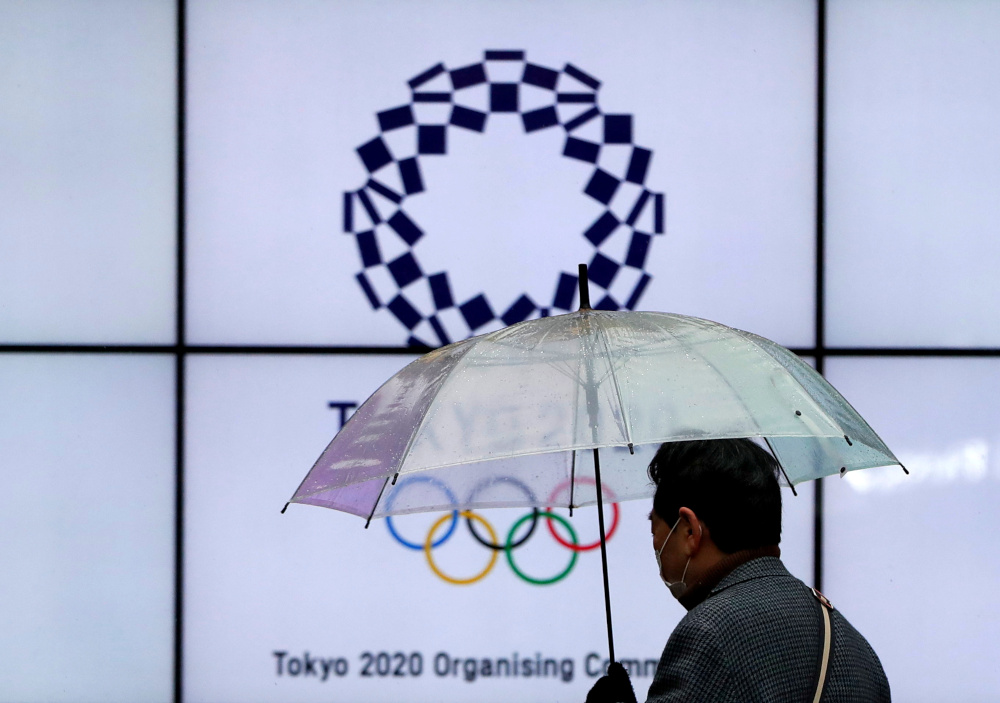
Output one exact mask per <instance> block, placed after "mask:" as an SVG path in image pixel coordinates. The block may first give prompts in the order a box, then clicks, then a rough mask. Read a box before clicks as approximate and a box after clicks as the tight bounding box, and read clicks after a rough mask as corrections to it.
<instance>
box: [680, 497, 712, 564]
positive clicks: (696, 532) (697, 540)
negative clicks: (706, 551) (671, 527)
mask: <svg viewBox="0 0 1000 703" xmlns="http://www.w3.org/2000/svg"><path fill="white" fill-rule="evenodd" d="M678 515H679V517H680V518H681V524H680V525H678V528H679V530H683V531H682V532H681V537H682V538H683V542H684V551H685V552H686V553H687V555H688V556H689V557H693V556H694V555H695V554H697V553H698V551H699V550H700V549H701V547H702V544H703V543H704V539H705V537H706V536H707V534H708V528H707V527H706V526H705V523H703V522H702V521H701V520H699V519H698V516H697V515H696V514H695V512H694V511H693V510H691V508H681V509H680V510H679V511H678Z"/></svg>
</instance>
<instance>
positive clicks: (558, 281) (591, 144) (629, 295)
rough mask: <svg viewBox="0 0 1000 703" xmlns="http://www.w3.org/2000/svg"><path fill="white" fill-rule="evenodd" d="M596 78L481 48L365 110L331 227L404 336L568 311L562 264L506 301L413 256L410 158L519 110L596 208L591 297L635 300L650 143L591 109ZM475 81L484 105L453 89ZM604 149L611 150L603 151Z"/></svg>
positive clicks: (657, 218) (442, 337)
mask: <svg viewBox="0 0 1000 703" xmlns="http://www.w3.org/2000/svg"><path fill="white" fill-rule="evenodd" d="M511 76H519V79H512V78H511ZM600 86H601V82H600V81H599V80H598V79H597V78H595V77H593V76H592V75H590V74H588V73H586V72H584V71H582V70H580V69H579V68H577V67H575V66H573V65H572V64H570V63H567V64H565V66H563V68H562V69H561V70H557V69H554V68H548V67H545V66H540V65H537V64H534V63H531V62H529V61H528V60H527V58H526V54H525V52H524V51H486V52H485V54H484V57H483V60H482V61H480V62H478V63H474V64H471V65H467V66H462V67H460V68H455V69H451V70H449V69H447V68H446V67H445V65H444V64H442V63H439V64H437V65H436V66H433V67H431V68H429V69H427V70H426V71H424V72H423V73H420V74H419V75H417V76H416V77H414V78H412V79H410V81H409V87H410V91H411V100H410V102H409V103H407V104H404V105H400V106H397V107H393V108H391V109H387V110H383V111H381V112H379V113H377V118H378V126H379V133H378V135H376V136H375V137H374V138H373V139H371V140H369V141H367V142H365V143H364V144H362V145H361V146H359V147H358V148H357V150H356V151H357V154H358V156H359V157H360V159H361V162H362V164H363V165H364V168H365V170H366V172H367V174H368V179H367V181H366V182H365V183H364V184H363V185H362V186H361V187H360V188H358V189H357V190H353V191H348V192H345V193H344V204H343V227H344V232H346V233H349V234H352V235H354V237H355V239H356V241H357V246H358V252H359V254H360V257H361V265H362V270H361V271H360V272H359V273H358V274H357V276H356V279H357V282H358V284H359V285H360V286H361V289H362V290H363V291H364V294H365V296H366V297H367V299H368V301H369V303H370V304H371V306H372V308H373V309H375V310H381V309H386V310H388V311H389V313H391V314H392V315H393V316H394V317H395V318H396V319H397V320H398V321H399V322H400V323H401V324H402V325H403V326H404V327H405V329H406V330H407V334H408V342H409V344H411V345H420V346H439V345H443V344H449V343H451V342H454V341H458V340H460V339H465V338H466V337H469V336H471V335H474V334H478V333H480V332H482V331H484V330H486V329H489V326H490V325H493V326H496V325H511V324H514V323H516V322H521V321H523V320H527V319H531V318H535V317H546V316H548V315H551V314H557V313H562V312H569V311H570V310H572V309H573V308H574V302H575V293H576V290H577V277H576V275H575V274H574V273H569V272H566V271H554V272H553V281H552V283H551V288H550V290H551V291H552V293H551V297H545V298H544V299H541V298H539V296H537V295H536V296H535V297H532V296H531V295H529V294H528V293H523V294H520V295H518V296H515V299H514V300H513V301H512V302H511V301H509V300H498V299H494V298H491V296H490V293H489V292H488V291H486V290H473V291H457V290H453V286H452V283H451V282H450V279H449V275H448V272H447V271H446V270H426V269H425V268H424V266H422V265H421V262H420V250H419V248H420V243H421V242H423V241H426V239H425V238H430V237H433V236H434V232H433V231H425V229H424V228H423V227H422V226H421V224H420V223H419V222H418V221H417V219H416V218H415V217H414V216H413V214H412V212H407V202H408V199H410V198H412V197H413V196H414V195H417V194H419V193H424V192H426V191H427V190H428V189H429V188H430V187H431V186H432V185H433V184H432V183H429V182H426V181H425V177H424V172H425V170H426V169H423V168H422V167H421V163H422V161H421V160H422V159H427V158H441V157H443V156H446V155H447V154H448V153H449V152H448V148H449V142H450V141H451V140H449V133H453V131H454V130H466V131H468V132H472V133H479V134H485V133H486V131H487V129H488V128H489V124H490V122H491V120H493V119H497V118H498V116H500V115H504V114H506V115H507V116H516V117H519V118H520V122H521V124H522V126H523V133H524V134H525V135H530V134H532V133H535V132H538V131H539V130H562V131H563V133H564V136H565V138H564V140H563V142H562V143H563V148H562V153H561V156H562V157H564V158H567V159H571V160H573V161H574V162H576V163H579V164H581V165H586V167H587V168H589V169H591V175H590V177H589V180H587V182H586V186H585V187H584V188H583V191H582V193H580V197H581V198H586V199H589V200H590V201H591V202H592V203H593V202H596V203H598V204H599V206H600V214H599V215H598V216H597V217H596V218H595V219H593V221H591V222H589V223H588V225H587V226H586V227H585V228H584V229H583V231H582V232H581V236H582V237H583V239H584V240H585V241H586V242H588V243H589V246H590V247H592V254H591V255H590V260H589V262H588V274H589V278H590V284H591V286H592V287H593V289H594V290H593V292H592V295H591V299H592V300H595V301H596V303H595V305H594V307H595V308H597V309H601V310H622V309H625V310H631V309H634V308H635V306H636V305H637V304H638V302H639V300H640V298H641V297H642V294H643V292H644V291H645V290H646V287H647V285H648V284H649V282H650V280H651V276H650V274H649V273H648V272H647V271H646V269H645V265H646V261H647V258H648V254H649V249H650V245H651V242H652V239H653V236H654V235H657V234H662V233H663V231H664V196H663V194H662V193H657V192H654V191H652V190H650V189H649V188H648V187H647V186H646V177H647V174H648V172H649V167H650V163H651V160H652V156H653V152H652V150H650V149H646V148H643V147H641V146H638V145H637V144H635V143H634V141H633V117H632V115H630V114H608V113H605V112H603V111H602V110H601V108H600V106H599V105H598V90H599V88H600ZM484 88H485V89H486V90H487V91H488V93H487V95H488V99H487V100H486V102H485V104H483V105H480V106H479V107H478V108H475V107H470V106H469V104H470V102H469V101H467V100H465V99H464V98H463V96H465V95H469V94H471V93H472V92H473V91H479V92H480V93H481V92H482V90H483V89H484ZM528 92H530V93H531V94H532V95H533V96H536V97H537V96H538V95H539V94H542V95H545V96H547V97H546V98H545V99H544V100H543V102H544V103H546V104H542V105H541V106H539V104H538V102H537V101H534V102H533V103H532V104H530V105H529V104H528V103H527V101H525V100H524V99H523V97H524V95H526V94H527V93H528ZM431 104H436V105H438V106H439V107H441V108H444V109H443V110H440V111H438V112H437V113H436V114H439V115H442V116H441V117H438V118H433V119H425V118H423V117H421V116H420V114H421V108H422V107H425V106H427V105H431ZM477 104H478V103H477ZM400 130H408V131H410V132H412V133H413V139H412V140H408V141H409V142H410V143H412V148H406V149H400V148H398V147H394V146H393V144H394V143H400V140H395V139H394V138H393V137H394V136H395V135H396V134H398V133H399V131H400ZM583 135H586V137H585V136H583ZM612 151H613V152H615V153H620V154H621V156H622V157H623V158H615V159H608V158H605V154H607V153H610V152H612ZM552 156H553V158H556V157H558V156H559V154H552ZM411 210H412V208H411ZM400 251H401V252H402V253H400ZM387 252H392V253H391V254H387ZM571 267H572V264H570V268H571ZM571 270H572V268H571ZM536 298H539V299H536ZM456 311H457V314H455V313H456ZM456 519H457V518H456Z"/></svg>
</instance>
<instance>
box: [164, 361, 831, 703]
mask: <svg viewBox="0 0 1000 703" xmlns="http://www.w3.org/2000/svg"><path fill="white" fill-rule="evenodd" d="M411 358H412V357H403V356H376V355H369V356H337V357H329V356H292V357H289V356H284V355H259V356H238V355H236V356H208V355H197V356H193V357H191V358H190V359H189V362H188V364H189V365H188V374H187V382H188V383H187V397H188V415H187V423H188V425H187V455H186V476H187V481H186V493H185V548H184V554H185V563H184V572H185V593H184V602H185V611H184V615H185V622H184V632H185V638H184V671H185V677H184V681H185V688H184V692H183V693H184V698H185V700H191V701H219V700H257V701H268V700H274V701H279V700H280V701H286V700H301V701H329V700H343V701H355V700H365V701H398V700H402V699H405V700H413V701H441V700H473V699H474V700H477V701H501V700H511V699H518V700H553V701H562V700H566V701H575V700H582V699H583V698H585V697H586V692H587V690H588V689H589V688H590V686H592V685H593V682H594V681H595V680H596V678H597V677H598V676H599V675H601V674H602V673H603V667H604V665H605V660H606V658H607V638H606V632H605V622H604V606H603V586H602V580H601V565H600V555H599V553H598V551H597V550H596V549H595V548H590V549H588V550H587V551H583V552H580V553H579V554H578V557H577V558H576V559H574V558H573V553H572V552H571V551H570V550H568V549H566V548H565V547H563V546H561V545H560V544H559V543H558V541H557V540H555V539H554V538H553V536H552V535H551V534H550V533H549V530H548V529H547V526H546V525H545V524H544V523H545V520H544V519H540V520H539V521H538V522H539V523H541V524H538V525H537V526H536V527H535V529H534V530H533V531H532V532H531V537H530V538H529V539H528V540H527V541H526V542H525V543H524V545H522V546H521V547H518V548H517V549H516V550H515V552H514V554H515V557H516V559H515V563H514V566H513V567H512V566H511V565H510V564H509V563H507V561H506V560H505V558H504V556H503V555H498V554H495V553H493V552H491V550H489V549H488V548H486V547H484V546H483V545H481V544H479V543H477V541H476V539H475V537H474V535H472V533H471V532H470V530H469V528H468V525H466V524H464V521H459V522H460V523H461V524H457V525H456V526H455V529H454V530H453V531H452V530H450V523H449V524H441V520H442V519H444V520H445V521H447V514H446V513H445V514H440V513H438V514H420V515H409V516H403V517H398V518H393V519H392V520H391V521H388V520H384V519H378V520H374V521H373V522H372V523H371V525H370V526H369V528H368V529H367V530H366V529H364V524H365V521H364V520H363V519H361V518H358V517H355V516H352V515H347V514H344V513H339V512H336V511H332V510H326V509H323V508H318V507H315V506H308V505H299V504H295V505H291V506H289V508H288V510H287V512H286V513H285V514H281V512H280V511H281V508H282V507H283V505H284V501H285V500H287V498H289V497H290V496H291V495H292V493H293V492H294V491H295V489H296V488H297V487H298V484H299V482H300V481H301V480H302V478H303V477H304V475H305V473H306V471H307V470H308V468H309V467H310V466H311V465H312V463H313V461H314V460H315V459H316V457H317V456H318V455H319V454H320V453H321V452H322V450H323V449H324V448H325V446H326V444H327V442H328V441H329V440H330V439H331V438H332V437H333V435H334V434H335V433H336V432H337V431H338V429H339V427H340V423H341V418H342V417H345V416H347V417H349V415H350V414H351V413H352V412H353V409H354V407H355V406H356V404H358V403H360V402H361V401H362V400H363V399H364V398H366V397H367V396H368V395H369V394H370V393H371V392H373V391H374V390H375V389H376V388H377V386H378V385H380V384H381V383H382V381H383V380H384V379H385V378H387V377H388V376H390V375H391V374H392V373H394V372H395V371H396V370H398V369H399V368H401V367H402V365H403V364H405V363H407V362H408V361H409V360H410V359H411ZM650 453H651V450H648V451H645V452H644V451H641V450H640V451H638V452H637V455H636V457H633V458H632V460H633V461H635V462H636V464H637V467H636V468H637V470H640V471H641V470H642V468H643V466H644V465H645V464H646V463H647V462H648V460H649V458H650V456H649V454H650ZM605 457H606V459H607V460H608V461H610V462H613V461H626V460H628V459H629V457H628V453H627V452H615V450H608V451H607V452H605ZM809 495H810V494H809V493H808V492H807V493H805V494H804V495H802V496H800V497H798V498H793V497H792V496H791V493H790V492H789V491H787V490H786V491H785V496H784V497H785V504H786V516H785V537H786V538H785V540H784V541H783V553H784V558H785V560H786V562H787V563H788V564H789V567H790V568H791V570H792V571H793V572H794V573H797V574H798V575H800V576H802V577H804V578H808V577H809V571H808V570H811V566H812V562H811V550H812V545H811V501H810V498H809ZM650 507H651V506H650V501H649V500H636V501H630V502H626V503H622V504H621V505H620V508H617V509H616V508H608V513H607V514H608V518H607V519H608V521H609V525H608V529H609V535H610V537H609V539H608V560H609V569H610V574H611V595H612V609H613V613H614V623H615V642H616V651H617V652H618V656H619V657H620V658H621V659H627V660H630V661H633V662H635V663H634V664H630V666H633V667H635V668H634V671H633V676H634V678H633V681H634V682H635V686H636V690H637V691H645V689H646V688H647V687H648V686H649V684H650V682H651V681H652V673H653V670H654V668H655V662H656V660H658V658H659V656H660V653H661V651H662V649H663V646H664V644H665V643H666V639H667V636H668V635H669V633H670V630H671V629H672V628H673V626H674V624H675V623H676V622H677V621H678V620H679V619H680V618H681V617H682V616H683V614H684V612H685V611H684V609H683V608H682V607H681V606H680V605H679V604H678V603H677V602H675V601H674V600H673V598H671V596H670V594H669V592H668V591H667V590H666V589H665V588H664V586H663V584H662V583H661V582H660V580H659V578H658V575H657V570H656V562H655V559H654V557H653V554H652V550H651V542H650V537H649V523H648V520H647V515H648V512H649V510H650ZM477 512H479V511H477ZM559 512H560V513H561V514H563V515H564V516H565V517H566V518H567V519H568V520H569V521H570V522H571V524H572V525H573V527H574V528H575V530H576V531H577V533H578V536H579V542H580V544H581V545H585V546H587V545H589V546H591V547H596V544H595V541H596V540H597V536H598V530H597V519H596V510H595V509H594V508H593V507H591V508H584V509H578V510H576V511H574V515H573V516H572V518H569V516H568V515H566V513H565V511H559ZM619 512H620V515H619V516H618V517H615V515H616V514H618V513H619ZM480 514H481V515H482V517H483V519H484V520H486V521H488V522H489V523H490V526H491V528H492V529H494V530H495V532H496V534H497V535H500V536H501V537H502V536H503V535H505V534H507V532H508V530H509V529H510V528H511V526H512V525H513V524H514V522H515V521H517V520H520V519H522V518H528V516H530V514H531V513H530V511H527V512H526V511H525V510H518V509H494V510H484V511H481V513H480ZM435 522H437V523H439V524H438V528H439V529H438V530H437V532H436V533H435V537H434V539H435V541H439V540H440V541H442V544H440V546H438V547H437V548H435V549H434V551H433V562H428V561H427V559H426V557H425V555H424V554H423V553H422V550H421V549H420V548H419V545H420V544H422V543H423V541H424V539H425V538H426V535H427V533H428V530H430V529H432V528H433V527H434V523H435ZM390 525H391V526H392V530H390V529H389V527H390ZM477 527H478V530H479V535H480V537H481V538H483V539H486V532H485V531H484V530H485V529H486V528H484V527H483V526H482V525H478V524H477ZM524 532H525V528H522V529H521V531H520V532H519V533H518V534H519V535H520V534H522V533H524ZM803 535H807V536H808V538H806V539H803ZM564 539H565V537H564ZM445 542H446V543H445ZM414 546H417V548H416V549H415V548H414ZM493 557H498V558H497V559H496V561H495V563H492V566H491V559H492V558H493ZM432 564H433V567H432ZM515 567H516V570H515ZM435 569H437V571H435ZM519 573H520V574H523V575H524V576H527V577H528V578H527V579H526V578H525V577H524V576H521V575H519ZM478 574H482V578H481V579H480V580H477V581H475V582H473V583H470V584H467V585H456V584H453V583H451V582H450V581H449V580H448V579H470V578H475V577H476V576H477V575H478ZM560 575H562V576H561V577H560ZM531 578H534V579H536V580H548V579H554V581H553V583H551V584H548V585H540V584H535V583H532V582H530V581H529V580H528V579H531ZM539 667H540V668H539Z"/></svg>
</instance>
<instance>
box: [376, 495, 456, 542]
mask: <svg viewBox="0 0 1000 703" xmlns="http://www.w3.org/2000/svg"><path fill="white" fill-rule="evenodd" d="M412 483H429V484H431V485H432V486H435V487H437V488H440V489H441V490H442V491H443V492H444V494H445V496H447V498H448V501H449V502H450V503H451V504H452V505H457V504H458V500H457V499H456V498H455V494H454V493H452V492H451V489H450V488H448V486H447V484H445V483H444V482H443V481H440V480H438V479H436V478H434V477H433V476H411V477H409V478H404V479H403V480H402V481H400V482H399V483H398V485H397V486H396V491H398V490H399V489H401V488H403V487H404V486H408V485H410V484H412ZM396 491H393V492H392V493H390V494H389V499H388V500H387V501H386V503H385V509H386V511H389V510H391V509H392V504H393V503H394V502H395V498H396ZM385 524H386V526H387V527H388V528H389V534H391V535H392V536H393V537H395V538H396V541H397V542H399V543H400V544H401V545H403V546H404V547H408V548H409V549H413V550H415V551H418V552H422V551H423V550H424V545H423V544H416V543H415V542H410V541H408V540H406V539H405V538H403V537H401V536H400V534H399V533H398V532H396V528H394V527H393V526H392V516H391V515H386V516H385ZM457 526H458V511H457V510H452V511H451V525H450V526H449V527H448V531H447V532H445V533H444V534H443V535H441V537H439V538H438V539H437V540H435V541H434V542H433V543H432V544H431V547H432V548H433V547H437V546H439V545H441V544H443V543H444V542H446V541H447V540H448V538H449V537H451V535H452V533H454V532H455V528H456V527H457Z"/></svg>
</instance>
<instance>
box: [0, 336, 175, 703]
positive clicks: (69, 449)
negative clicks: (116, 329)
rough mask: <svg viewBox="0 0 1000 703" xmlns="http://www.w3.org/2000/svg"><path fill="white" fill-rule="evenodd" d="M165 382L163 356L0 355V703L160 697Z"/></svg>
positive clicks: (168, 485) (170, 416)
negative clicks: (1, 451) (0, 486)
mask: <svg viewBox="0 0 1000 703" xmlns="http://www.w3.org/2000/svg"><path fill="white" fill-rule="evenodd" d="M174 380H175V379H174V360H173V358H172V357H170V356H145V357H134V356H133V357H127V356H124V355H73V356H66V355H57V354H4V355H2V356H0V398H2V399H3V401H2V402H0V447H2V448H3V460H2V466H3V468H2V470H0V485H2V487H3V490H2V491H0V535H3V537H2V539H0V564H3V569H2V570H0V623H2V627H0V658H2V660H3V662H4V664H3V666H0V700H2V701H20V702H21V703H31V702H34V701H37V702H38V703H55V702H61V701H65V702H66V703H79V702H80V701H109V702H110V701H121V702H122V703H131V702H133V701H168V700H171V698H172V684H173V644H172V643H173V612H174V589H173V579H174V488H175V483H174V455H173V447H174V407H173V397H174V393H173V389H174Z"/></svg>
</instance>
